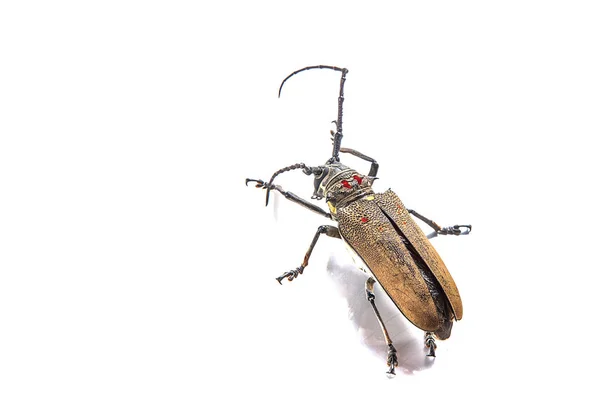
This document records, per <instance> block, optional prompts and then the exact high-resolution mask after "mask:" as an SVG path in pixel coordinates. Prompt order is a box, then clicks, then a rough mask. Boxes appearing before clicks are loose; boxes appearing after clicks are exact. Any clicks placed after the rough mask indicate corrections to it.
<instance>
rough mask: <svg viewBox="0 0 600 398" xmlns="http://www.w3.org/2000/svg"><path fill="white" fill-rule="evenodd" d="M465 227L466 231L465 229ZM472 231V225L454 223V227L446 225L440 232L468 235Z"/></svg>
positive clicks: (442, 233) (443, 233)
mask: <svg viewBox="0 0 600 398" xmlns="http://www.w3.org/2000/svg"><path fill="white" fill-rule="evenodd" d="M463 228H464V231H463ZM470 232H471V226H470V225H454V226H452V227H444V228H442V229H441V230H440V231H439V233H440V234H441V235H456V236H458V235H468V234H469V233H470Z"/></svg>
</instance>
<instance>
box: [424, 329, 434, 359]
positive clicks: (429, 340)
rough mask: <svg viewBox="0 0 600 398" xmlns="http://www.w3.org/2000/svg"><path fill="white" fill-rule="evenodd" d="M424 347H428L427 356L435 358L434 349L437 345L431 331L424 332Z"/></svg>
mask: <svg viewBox="0 0 600 398" xmlns="http://www.w3.org/2000/svg"><path fill="white" fill-rule="evenodd" d="M425 347H427V348H429V352H428V353H427V356H428V357H433V358H435V349H436V348H437V345H436V344H435V338H434V337H433V333H431V332H425Z"/></svg>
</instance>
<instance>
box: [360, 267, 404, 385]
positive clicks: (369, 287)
mask: <svg viewBox="0 0 600 398" xmlns="http://www.w3.org/2000/svg"><path fill="white" fill-rule="evenodd" d="M373 285H375V279H373V277H369V279H367V281H366V282H365V291H366V293H367V300H369V303H371V306H372V307H373V311H374V312H375V316H376V317H377V320H378V321H379V326H381V330H382V331H383V337H384V338H385V342H386V344H387V346H388V356H387V364H388V366H389V367H390V368H389V369H388V371H387V374H388V377H394V376H396V371H395V369H396V366H398V357H397V356H396V347H394V345H393V344H392V339H390V335H389V333H388V331H387V328H386V327H385V325H384V323H383V319H381V315H379V310H378V309H377V306H376V305H375V294H373Z"/></svg>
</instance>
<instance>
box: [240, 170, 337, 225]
mask: <svg viewBox="0 0 600 398" xmlns="http://www.w3.org/2000/svg"><path fill="white" fill-rule="evenodd" d="M249 182H256V188H262V189H269V190H273V189H274V190H276V191H278V192H279V193H281V194H282V195H283V196H284V197H285V198H286V199H288V200H291V201H292V202H294V203H297V204H299V205H300V206H302V207H305V208H307V209H309V210H312V211H314V212H315V213H317V214H320V215H322V216H323V217H327V218H329V219H331V214H329V213H328V212H326V211H325V210H323V209H321V208H320V207H319V206H317V205H315V204H312V203H310V202H309V201H308V200H306V199H302V198H301V197H300V196H298V195H296V194H294V193H292V192H288V191H284V190H283V189H281V187H280V186H279V185H272V184H271V185H269V183H267V182H264V181H263V180H254V179H251V178H246V186H247V185H248V183H249Z"/></svg>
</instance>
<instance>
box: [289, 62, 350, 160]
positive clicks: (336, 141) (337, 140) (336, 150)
mask: <svg viewBox="0 0 600 398" xmlns="http://www.w3.org/2000/svg"><path fill="white" fill-rule="evenodd" d="M309 69H331V70H335V71H338V72H342V78H341V79H340V95H339V97H338V115H337V121H336V123H335V124H336V127H337V131H336V133H335V135H334V136H333V153H332V155H331V159H329V160H328V161H327V163H328V164H329V163H333V162H339V161H340V156H339V155H340V147H341V145H342V137H343V134H342V116H343V107H344V83H346V74H348V69H346V68H338V67H337V66H328V65H315V66H307V67H306V68H302V69H298V70H297V71H295V72H293V73H291V74H290V75H289V76H288V77H286V78H285V79H283V81H282V82H281V86H279V95H278V96H279V97H281V89H282V88H283V85H284V84H285V82H286V81H287V80H288V79H289V78H290V77H292V76H294V75H295V74H297V73H300V72H303V71H305V70H309Z"/></svg>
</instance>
